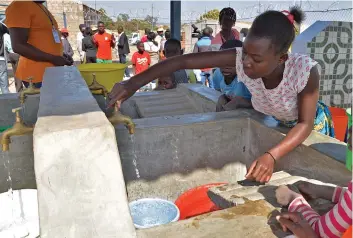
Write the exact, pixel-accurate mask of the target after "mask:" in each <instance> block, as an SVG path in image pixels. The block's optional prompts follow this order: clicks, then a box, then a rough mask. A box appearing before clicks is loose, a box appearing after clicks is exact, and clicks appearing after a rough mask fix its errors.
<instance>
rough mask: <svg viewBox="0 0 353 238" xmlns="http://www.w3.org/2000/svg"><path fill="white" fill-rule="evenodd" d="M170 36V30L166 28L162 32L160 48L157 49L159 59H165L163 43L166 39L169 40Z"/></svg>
mask: <svg viewBox="0 0 353 238" xmlns="http://www.w3.org/2000/svg"><path fill="white" fill-rule="evenodd" d="M170 38H171V33H170V30H169V29H167V30H166V31H165V33H164V38H163V39H162V42H161V48H160V50H159V57H160V59H161V60H163V59H166V57H165V55H164V45H165V43H166V42H167V40H169V39H170Z"/></svg>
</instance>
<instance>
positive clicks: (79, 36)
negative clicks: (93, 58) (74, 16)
mask: <svg viewBox="0 0 353 238" xmlns="http://www.w3.org/2000/svg"><path fill="white" fill-rule="evenodd" d="M78 28H79V29H80V31H79V32H77V36H76V42H77V52H78V54H79V56H80V61H81V63H83V60H84V58H85V52H84V51H83V50H82V40H83V38H84V32H85V29H86V26H85V24H80V25H79V27H78Z"/></svg>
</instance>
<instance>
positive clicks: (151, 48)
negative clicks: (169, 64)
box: [143, 32, 159, 66]
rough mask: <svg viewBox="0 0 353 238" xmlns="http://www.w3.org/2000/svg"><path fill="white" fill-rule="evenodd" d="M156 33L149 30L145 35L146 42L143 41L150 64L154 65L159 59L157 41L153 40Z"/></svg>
mask: <svg viewBox="0 0 353 238" xmlns="http://www.w3.org/2000/svg"><path fill="white" fill-rule="evenodd" d="M155 38H156V33H154V32H150V33H149V34H148V36H147V42H145V43H143V45H144V47H145V51H147V53H149V54H150V57H151V66H153V65H155V64H157V63H158V61H159V48H158V43H157V42H156V41H155Z"/></svg>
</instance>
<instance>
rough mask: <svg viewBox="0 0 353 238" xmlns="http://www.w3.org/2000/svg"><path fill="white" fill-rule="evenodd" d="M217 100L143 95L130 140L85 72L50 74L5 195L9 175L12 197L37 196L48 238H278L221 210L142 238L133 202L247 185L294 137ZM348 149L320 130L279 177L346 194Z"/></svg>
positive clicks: (201, 91) (183, 90) (201, 93)
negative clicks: (260, 161)
mask: <svg viewBox="0 0 353 238" xmlns="http://www.w3.org/2000/svg"><path fill="white" fill-rule="evenodd" d="M61 75H64V77H63V76H61ZM49 77H50V78H49ZM218 96H219V93H217V92H214V93H213V92H212V91H210V89H205V88H204V87H202V86H200V85H182V86H180V87H178V88H177V89H175V90H171V91H169V92H168V91H162V92H150V93H141V94H136V95H134V96H133V97H132V98H130V99H129V100H128V101H127V102H125V103H124V104H123V106H122V112H123V113H125V114H127V115H129V116H131V117H133V118H134V123H135V124H136V130H135V134H134V135H130V134H129V133H128V131H127V130H126V128H124V127H123V126H116V127H113V126H112V125H111V124H110V123H109V121H108V120H107V118H106V116H105V114H104V113H103V112H102V111H101V109H100V108H99V106H98V104H97V102H96V101H95V100H94V98H93V97H92V95H91V93H90V91H89V90H88V89H87V86H86V85H85V82H84V81H83V79H82V78H81V77H80V75H79V73H78V72H77V70H75V69H74V68H68V67H59V68H51V69H48V70H47V71H46V74H45V80H44V84H43V88H42V92H41V95H40V103H39V112H38V119H37V118H36V117H33V118H32V119H31V121H32V122H35V121H37V123H36V127H35V130H34V134H33V136H32V135H26V136H16V137H13V138H11V144H10V150H9V151H8V152H7V154H5V153H4V152H0V160H1V161H0V193H5V192H7V191H8V189H9V182H8V175H9V173H8V171H9V172H10V175H11V179H12V189H13V190H20V189H38V210H39V217H40V228H41V230H40V232H41V234H40V235H41V237H46V238H47V237H50V238H55V237H60V238H62V237H67V238H69V237H70V238H71V237H72V238H77V237H87V238H88V237H124V238H125V237H126V238H128V237H136V236H137V237H233V236H234V231H236V232H238V233H239V234H244V236H242V237H245V235H246V234H250V233H249V232H251V230H253V229H254V228H258V231H257V232H260V231H261V232H263V234H266V235H265V236H262V237H275V236H276V235H275V234H274V233H273V232H272V231H271V229H270V228H269V227H268V226H267V225H266V221H265V220H266V218H265V217H260V218H258V220H257V219H255V218H254V215H252V213H250V214H244V213H242V215H239V217H241V219H240V218H239V217H238V216H233V217H234V219H223V218H222V217H223V215H222V214H223V213H219V212H216V213H215V215H210V216H209V217H202V220H203V222H200V221H199V220H197V224H196V223H195V221H194V220H195V219H193V220H192V219H190V220H189V221H182V222H176V223H174V224H171V225H166V226H161V227H156V228H151V229H148V230H139V231H137V232H136V230H135V228H134V226H133V223H132V220H131V216H130V214H129V210H128V202H129V201H132V200H136V199H139V198H146V197H159V198H164V199H168V200H170V201H174V200H175V199H176V198H177V197H178V196H179V195H180V194H181V193H183V192H184V191H185V190H188V189H190V188H193V187H195V186H198V185H203V184H207V183H215V182H227V183H235V182H236V181H238V180H243V179H244V175H245V173H246V167H247V166H249V165H250V163H251V162H252V161H253V160H254V159H255V158H256V157H257V156H259V155H261V154H262V153H263V152H265V151H267V150H268V149H269V148H271V146H273V145H275V144H276V143H278V142H279V141H280V140H281V139H282V138H283V137H284V136H285V133H286V132H287V130H286V129H284V128H282V127H280V126H279V125H278V124H277V123H276V122H275V121H274V120H271V119H270V118H268V117H266V116H264V115H262V114H260V113H257V112H255V111H253V110H238V111H232V112H221V113H216V112H214V111H215V105H216V101H217V98H218ZM4 97H5V96H2V95H0V103H1V105H4V107H2V108H1V110H4V111H9V110H10V109H8V108H10V107H14V106H13V105H12V104H11V103H2V102H4V101H2V100H8V99H4ZM7 97H8V96H7ZM14 98H15V97H14ZM162 99H163V100H162ZM14 100H15V99H14ZM33 100H34V99H33ZM36 100H37V99H36ZM169 100H170V101H169ZM168 102H170V103H171V104H170V105H169V106H167V104H168ZM173 105H175V106H176V105H177V107H178V108H179V109H178V110H176V109H175V107H174V106H173ZM183 105H184V106H185V107H184V106H183ZM15 106H16V107H17V105H15ZM173 107H174V109H173ZM147 108H149V109H148V110H147ZM27 110H29V109H28V108H26V111H27ZM31 110H32V111H33V113H34V111H35V110H37V111H38V109H36V108H33V109H31ZM176 112H177V113H178V114H175V113H176ZM34 114H36V113H34ZM0 117H3V115H1V116H0ZM3 118H11V117H10V116H9V115H7V116H5V117H3ZM6 120H7V121H8V122H10V121H11V120H10V119H6ZM3 121H5V119H3V120H0V122H1V123H3ZM8 122H6V123H7V124H9V123H8ZM344 151H345V144H343V143H340V142H339V141H337V140H335V139H332V138H329V137H327V136H323V135H320V134H318V133H316V132H312V134H311V135H310V137H309V138H308V139H307V140H306V141H305V142H304V143H303V144H302V145H300V146H298V147H297V148H296V149H295V150H294V151H293V152H291V153H290V154H289V155H287V156H285V157H284V158H283V159H281V160H280V161H279V162H278V163H277V166H276V171H285V172H286V173H288V174H290V175H291V176H302V177H305V178H308V179H316V180H319V181H321V182H324V183H331V184H336V185H344V186H345V185H346V184H347V182H348V181H349V180H350V179H351V177H352V176H351V173H350V172H349V171H347V170H346V169H345V166H344V164H343V163H342V162H340V161H339V160H342V159H343V158H344ZM7 158H9V163H8V164H7V163H6V159H7ZM5 165H6V166H9V170H8V169H7V168H6V167H5ZM285 181H288V180H285ZM293 181H294V180H293ZM20 199H23V200H26V198H25V197H22V198H20ZM265 200H266V199H265ZM17 204H18V205H15V206H20V207H21V204H22V203H21V202H18V203H17ZM9 205H11V204H9ZM1 206H3V204H0V210H1ZM24 210H26V209H24ZM24 210H23V211H24ZM224 212H227V211H224ZM232 214H236V213H234V211H232ZM0 216H1V214H0ZM250 220H252V222H251V223H249V224H251V226H250V225H249V224H248V222H249V221H250ZM193 222H194V223H193ZM199 223H200V224H201V225H200V224H199ZM195 224H196V225H195ZM212 224H213V225H214V227H213V229H212V227H211V228H210V226H212ZM247 224H248V225H247ZM216 231H217V232H216ZM0 233H1V227H0ZM207 234H209V236H207ZM254 234H255V233H254ZM248 237H249V236H248ZM252 237H253V236H252Z"/></svg>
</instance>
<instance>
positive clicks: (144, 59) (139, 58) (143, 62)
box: [131, 41, 151, 75]
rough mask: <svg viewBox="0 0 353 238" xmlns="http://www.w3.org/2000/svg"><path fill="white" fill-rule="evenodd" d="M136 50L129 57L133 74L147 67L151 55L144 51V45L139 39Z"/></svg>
mask: <svg viewBox="0 0 353 238" xmlns="http://www.w3.org/2000/svg"><path fill="white" fill-rule="evenodd" d="M137 50H138V51H137V52H135V53H134V54H133V55H132V59H131V61H132V65H133V67H134V74H135V75H136V74H139V73H141V72H143V71H145V70H146V69H148V67H149V66H150V64H151V57H150V55H149V54H148V53H147V52H146V51H145V47H144V45H143V43H142V42H141V41H140V42H138V43H137Z"/></svg>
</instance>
